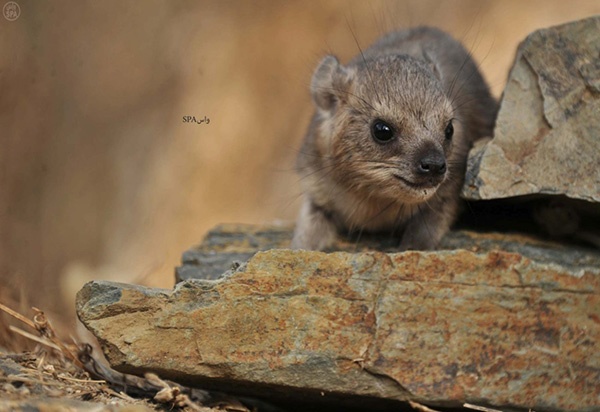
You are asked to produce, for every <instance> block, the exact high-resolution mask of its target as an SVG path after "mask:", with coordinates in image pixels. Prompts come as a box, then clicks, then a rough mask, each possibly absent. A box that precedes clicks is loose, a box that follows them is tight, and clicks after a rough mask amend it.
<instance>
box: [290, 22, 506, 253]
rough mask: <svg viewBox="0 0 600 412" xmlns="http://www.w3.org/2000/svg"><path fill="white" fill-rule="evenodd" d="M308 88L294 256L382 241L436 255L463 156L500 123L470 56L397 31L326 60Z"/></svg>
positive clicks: (437, 38) (437, 40) (420, 34)
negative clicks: (355, 240)
mask: <svg viewBox="0 0 600 412" xmlns="http://www.w3.org/2000/svg"><path fill="white" fill-rule="evenodd" d="M310 89H311V94H312V99H313V102H314V105H315V109H316V110H315V114H314V116H313V118H312V121H311V123H310V126H309V128H308V132H307V133H306V137H305V139H304V143H303V145H302V148H301V150H300V154H299V156H298V161H297V169H298V172H299V174H300V175H301V177H302V186H303V190H304V199H303V204H302V206H301V210H300V214H299V217H298V222H297V226H296V230H295V232H294V237H293V240H292V247H293V248H298V249H313V250H322V249H326V248H328V247H329V246H331V243H332V241H333V240H334V238H335V235H336V233H337V232H345V233H363V232H370V233H373V232H384V233H391V234H394V235H397V236H398V239H399V246H400V248H401V249H403V250H406V249H433V248H435V247H436V245H437V244H438V242H439V241H440V239H441V238H442V237H443V236H444V234H445V233H446V232H447V231H448V229H449V227H450V225H452V223H453V222H454V221H455V219H456V217H457V214H458V211H459V205H460V199H459V191H460V188H461V186H462V183H463V176H464V171H465V163H466V157H467V153H468V150H469V148H470V147H471V145H472V143H473V142H474V141H475V140H476V139H478V138H480V137H483V136H491V134H492V129H493V124H494V119H495V114H496V102H495V100H494V99H493V97H492V96H491V94H490V92H489V88H488V86H487V84H486V82H485V80H484V79H483V77H482V75H481V73H480V72H479V70H478V67H477V65H476V64H475V62H474V61H473V59H472V58H471V56H470V55H469V52H468V51H467V50H466V49H465V48H464V47H463V46H462V45H461V44H460V43H459V42H458V41H456V40H454V39H453V38H452V37H450V36H449V35H448V34H446V33H444V32H442V31H440V30H437V29H434V28H428V27H420V28H414V29H410V30H406V31H399V32H393V33H390V34H388V35H386V36H384V37H382V38H381V39H379V40H378V41H377V42H375V43H374V44H373V45H372V46H370V47H369V48H367V49H366V50H364V52H361V53H360V54H359V55H358V56H357V57H355V58H354V59H353V60H352V61H350V63H348V64H347V65H345V66H344V65H341V64H340V63H339V61H338V60H337V58H336V57H334V56H331V55H330V56H327V57H325V58H324V59H323V60H322V61H321V62H320V64H319V65H318V67H317V69H316V70H315V72H314V75H313V78H312V82H311V88H310Z"/></svg>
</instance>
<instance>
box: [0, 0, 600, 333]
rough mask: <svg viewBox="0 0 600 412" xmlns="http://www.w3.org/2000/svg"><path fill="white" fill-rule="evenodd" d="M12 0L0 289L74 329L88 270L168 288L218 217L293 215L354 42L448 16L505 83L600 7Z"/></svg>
mask: <svg viewBox="0 0 600 412" xmlns="http://www.w3.org/2000/svg"><path fill="white" fill-rule="evenodd" d="M15 2H16V3H18V5H19V6H20V9H21V14H20V16H19V18H18V19H17V20H15V21H8V20H6V19H5V18H3V17H1V16H0V302H3V303H5V304H8V305H10V306H12V307H13V308H15V309H17V310H20V311H21V312H22V313H29V307H30V306H36V307H39V308H41V309H44V310H45V311H46V312H47V313H48V314H49V315H50V317H51V318H52V319H53V320H54V321H55V323H62V324H64V325H69V324H70V323H71V322H73V321H74V319H75V316H74V297H75V293H76V292H77V290H79V288H80V287H81V286H82V285H83V283H85V282H86V281H89V280H92V279H110V280H114V281H120V282H130V283H141V284H145V285H150V286H156V287H163V288H169V287H171V286H172V285H173V280H174V275H173V268H174V267H175V266H176V265H178V263H179V259H180V255H181V253H182V252H183V251H184V250H186V249H187V248H189V247H191V246H192V245H194V244H196V243H199V242H200V240H201V239H202V237H203V235H204V234H205V233H206V231H207V230H209V229H210V228H211V227H213V226H215V225H216V224H218V223H223V222H246V223H264V222H272V221H274V220H278V219H279V220H284V221H293V220H294V218H295V214H296V211H297V208H298V206H299V201H298V199H299V195H300V189H299V185H298V179H297V177H296V176H295V174H294V170H293V165H294V158H295V155H296V150H297V148H298V147H299V144H300V141H301V139H302V137H303V134H304V131H305V128H306V126H307V124H308V122H309V118H310V116H311V112H312V109H311V103H310V96H309V93H308V85H309V83H310V77H311V74H312V70H313V68H314V66H315V65H316V63H317V62H318V61H319V59H320V58H321V57H322V56H323V55H324V54H326V53H334V54H336V55H337V56H338V57H339V58H340V59H341V60H342V61H343V62H346V61H347V60H348V59H349V58H351V57H352V56H353V55H355V54H356V53H357V52H358V48H357V44H356V42H355V40H354V37H353V33H354V35H355V36H356V38H357V40H358V42H359V44H360V45H361V46H362V47H366V46H367V45H369V43H371V42H372V41H373V40H374V39H376V38H377V37H378V36H380V35H381V34H383V33H384V32H386V31H388V30H392V29H395V28H403V27H409V26H414V25H419V24H428V25H434V26H438V27H440V28H442V29H445V30H447V31H448V32H450V33H451V34H453V35H454V36H455V37H456V38H458V39H460V40H462V41H463V42H464V43H465V45H466V46H467V48H468V49H470V50H471V51H472V53H473V54H474V56H475V59H476V60H477V61H478V62H480V63H481V68H482V71H483V72H484V75H485V76H486V78H487V79H488V81H489V83H490V86H491V88H492V90H493V93H494V94H495V95H496V96H500V94H501V92H502V88H503V86H504V82H505V78H506V75H507V72H508V70H509V68H510V65H511V62H512V59H513V57H514V54H515V50H516V47H517V45H518V43H519V42H520V41H521V40H522V39H523V38H524V37H525V36H526V35H527V34H528V33H530V32H532V31H533V30H535V29H538V28H542V27H547V26H551V25H555V24H559V23H564V22H567V21H571V20H576V19H579V18H583V17H586V16H590V15H593V14H598V13H600V2H599V1H598V0H588V1H585V0H571V1H569V2H565V1H562V0H529V1H521V0H497V1H494V0H487V1H486V0H484V1H481V0H447V1H432V0H412V1H363V0H360V1H346V0H344V1H342V0H328V1H320V2H316V1H313V2H306V1H299V0H298V1H276V0H271V1H260V0H259V1H253V2H249V1H242V0H239V1H227V0H211V1H204V0H196V1H186V0H173V1H154V0H144V1H141V0H137V1H132V0H130V1H122V0H119V1H117V0H107V1H93V0H89V1H88V0H85V1H84V0H72V1H61V0H53V1H49V2H45V1H39V0H15ZM5 3H6V1H4V0H0V6H2V5H4V4H5ZM184 116H195V117H196V118H197V119H198V120H200V119H208V120H209V122H204V123H202V124H196V123H186V122H184V120H183V117H184ZM2 322H3V323H2V325H4V326H3V327H4V328H5V323H6V320H5V319H4V320H3V321H2ZM1 336H2V335H1V334H0V339H1ZM1 343H2V342H0V344H1Z"/></svg>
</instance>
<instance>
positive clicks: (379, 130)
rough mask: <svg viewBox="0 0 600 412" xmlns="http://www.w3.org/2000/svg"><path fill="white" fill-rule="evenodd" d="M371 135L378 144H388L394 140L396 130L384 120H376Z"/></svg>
mask: <svg viewBox="0 0 600 412" xmlns="http://www.w3.org/2000/svg"><path fill="white" fill-rule="evenodd" d="M371 135H372V136H373V139H375V141H376V142H378V143H387V142H389V141H390V140H392V139H393V138H394V129H392V127H391V126H390V125H389V124H387V123H386V122H384V121H383V120H375V122H373V126H371Z"/></svg>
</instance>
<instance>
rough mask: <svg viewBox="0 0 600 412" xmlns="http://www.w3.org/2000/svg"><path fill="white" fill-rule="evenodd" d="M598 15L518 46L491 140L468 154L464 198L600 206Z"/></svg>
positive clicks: (542, 33) (534, 36) (537, 34)
mask: <svg viewBox="0 0 600 412" xmlns="http://www.w3.org/2000/svg"><path fill="white" fill-rule="evenodd" d="M599 51H600V16H595V17H591V18H588V19H585V20H580V21H577V22H574V23H569V24H565V25H561V26H556V27H551V28H548V29H544V30H539V31H536V32H534V33H533V34H531V35H529V36H528V37H527V38H526V39H525V41H524V42H523V43H522V44H521V45H520V46H519V49H518V52H517V55H516V58H515V63H514V66H513V68H512V70H511V72H510V75H509V79H508V83H507V86H506V88H505V90H504V93H503V97H502V101H501V105H500V111H499V114H498V119H497V123H496V128H495V130H494V138H493V139H492V140H490V141H487V142H480V144H478V145H477V146H476V147H475V148H474V149H473V150H472V151H471V153H470V156H469V164H468V170H467V177H466V181H465V185H464V187H463V196H464V197H465V198H467V199H473V200H479V199H500V198H508V197H514V196H524V195H534V194H535V195H539V194H545V195H565V196H567V197H569V198H572V199H581V200H585V201H588V202H600V171H599V170H600V169H599V165H600V116H599V115H598V113H600V56H599Z"/></svg>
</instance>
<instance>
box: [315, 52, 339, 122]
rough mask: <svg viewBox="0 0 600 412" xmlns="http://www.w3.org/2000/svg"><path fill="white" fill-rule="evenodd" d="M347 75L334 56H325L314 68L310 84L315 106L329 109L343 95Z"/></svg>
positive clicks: (333, 106) (331, 108)
mask: <svg viewBox="0 0 600 412" xmlns="http://www.w3.org/2000/svg"><path fill="white" fill-rule="evenodd" d="M347 80H348V75H347V71H346V69H345V68H344V67H343V66H342V65H340V62H339V61H338V59H337V58H336V57H335V56H332V55H329V56H326V57H325V58H324V59H323V60H321V63H319V65H318V66H317V69H316V70H315V72H314V74H313V77H312V81H311V84H310V91H311V94H312V98H313V100H314V102H315V104H316V106H317V108H319V109H321V110H325V111H330V110H333V109H334V108H335V106H336V105H337V103H338V102H339V100H340V98H341V97H343V96H345V93H346V90H345V89H346V84H347Z"/></svg>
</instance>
